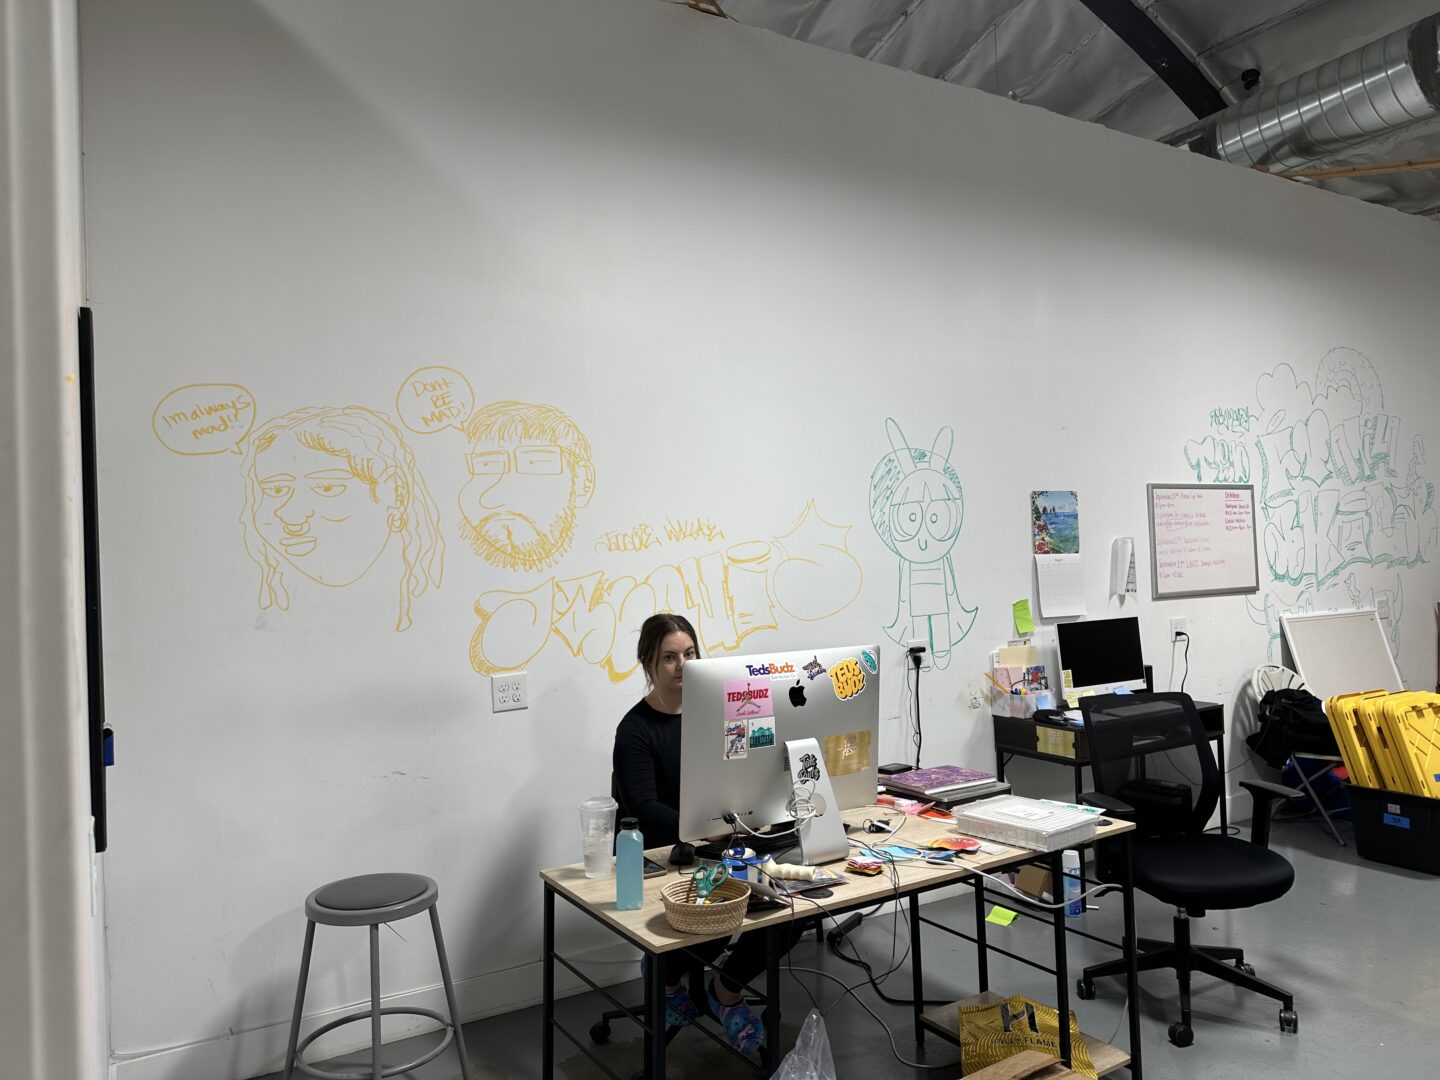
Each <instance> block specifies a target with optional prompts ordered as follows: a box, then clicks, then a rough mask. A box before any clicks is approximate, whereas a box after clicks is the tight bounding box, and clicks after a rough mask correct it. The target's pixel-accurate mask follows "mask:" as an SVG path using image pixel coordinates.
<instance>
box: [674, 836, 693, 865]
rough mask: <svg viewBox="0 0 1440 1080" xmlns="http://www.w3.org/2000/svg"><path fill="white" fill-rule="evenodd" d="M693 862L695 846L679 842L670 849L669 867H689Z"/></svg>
mask: <svg viewBox="0 0 1440 1080" xmlns="http://www.w3.org/2000/svg"><path fill="white" fill-rule="evenodd" d="M694 861H695V845H694V844H687V843H685V841H683V840H682V841H680V843H678V844H676V845H675V846H674V847H672V848H671V849H670V865H671V866H689V865H691V864H692V863H694Z"/></svg>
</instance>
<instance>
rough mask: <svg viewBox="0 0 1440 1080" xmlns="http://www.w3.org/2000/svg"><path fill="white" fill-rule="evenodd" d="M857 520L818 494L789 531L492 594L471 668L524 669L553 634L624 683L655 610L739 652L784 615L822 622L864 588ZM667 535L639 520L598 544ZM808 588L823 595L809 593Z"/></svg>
mask: <svg viewBox="0 0 1440 1080" xmlns="http://www.w3.org/2000/svg"><path fill="white" fill-rule="evenodd" d="M850 528H851V526H849V525H844V526H837V525H831V524H829V523H828V522H826V521H825V520H824V519H823V518H821V517H820V515H819V514H818V512H816V510H815V505H814V503H813V502H810V503H807V504H806V505H805V508H804V510H803V511H802V512H801V514H800V517H799V518H798V519H797V521H796V522H795V524H794V525H793V526H792V527H791V529H790V530H789V531H788V532H787V533H785V534H784V535H783V536H779V537H775V538H773V539H771V540H747V541H744V542H742V543H739V544H732V545H731V546H729V547H727V548H724V549H722V550H716V551H709V552H706V553H704V554H702V555H697V556H695V557H693V558H689V559H684V560H681V561H679V562H674V563H661V564H660V565H658V566H655V567H654V568H653V569H652V570H651V571H650V573H649V574H647V575H645V576H644V577H643V578H639V577H634V576H629V575H624V576H618V577H607V576H606V575H605V574H604V573H603V572H601V571H598V570H597V571H594V572H593V573H590V574H582V575H577V576H574V577H569V578H554V577H552V578H550V579H548V580H547V581H545V582H542V583H541V584H540V585H537V586H536V587H535V588H533V589H530V590H528V591H526V592H511V591H507V590H498V589H497V590H492V591H490V592H486V593H484V594H482V595H481V596H480V598H479V599H478V600H476V601H475V615H476V618H477V620H478V625H477V626H476V628H475V631H474V633H473V635H472V637H471V639H470V666H471V667H472V668H474V670H475V671H476V672H478V673H479V674H481V675H492V674H495V673H497V672H501V671H515V670H519V669H520V668H523V667H525V666H526V665H527V664H529V663H530V661H531V660H533V659H534V658H535V657H536V656H537V655H538V654H539V653H540V651H541V650H542V649H543V648H544V647H545V646H546V644H547V643H548V642H549V641H550V639H552V638H554V639H558V640H559V641H560V643H561V645H562V646H563V647H564V648H565V649H566V650H567V651H568V652H569V653H570V654H571V655H572V656H575V657H576V658H577V659H580V660H583V661H584V662H585V663H587V664H591V665H593V666H595V667H599V668H601V669H602V670H603V671H604V672H605V673H606V675H607V676H608V677H609V678H610V680H611V681H612V682H617V683H618V682H623V681H625V680H626V679H628V678H629V677H630V676H631V675H632V674H634V672H635V670H636V668H637V667H638V664H637V663H636V661H635V658H634V647H633V644H632V643H633V637H627V636H626V635H627V632H630V633H632V634H633V631H634V629H635V628H636V627H638V626H639V625H640V624H641V623H642V622H643V621H644V620H645V618H646V617H647V616H650V615H653V614H655V613H656V612H657V611H673V612H676V613H679V614H683V615H685V616H686V617H687V618H688V619H689V620H690V622H691V624H692V625H693V626H694V627H695V633H696V636H697V637H698V638H699V640H698V641H697V642H696V644H698V645H699V646H700V649H701V651H702V653H704V654H706V655H708V654H711V653H733V652H737V651H739V649H740V647H741V645H742V643H743V642H745V641H746V640H747V639H748V638H749V637H750V636H751V635H753V634H756V633H759V632H760V631H763V630H776V629H779V626H780V613H784V614H786V615H789V616H790V617H792V618H795V619H798V620H801V621H814V620H818V619H823V618H827V617H829V616H831V615H834V614H837V613H838V612H840V611H842V610H844V609H845V608H846V607H848V606H849V605H850V604H851V603H852V602H853V601H854V600H855V598H856V597H857V596H859V594H860V587H861V584H862V574H861V569H860V564H859V562H857V561H856V559H855V557H854V556H853V555H851V554H850V551H849V550H848V548H847V546H846V538H847V536H848V534H849V531H850ZM660 543H661V541H660V539H659V538H658V537H656V536H655V535H654V532H653V530H651V529H650V527H649V526H647V525H641V526H636V527H635V528H634V529H632V530H630V531H629V532H627V533H613V534H611V533H607V534H606V536H605V537H602V538H601V540H600V541H598V542H597V544H596V547H597V548H598V549H600V550H602V551H605V552H624V551H633V550H643V548H644V547H650V546H657V545H659V544H660ZM807 591H814V592H816V593H818V597H816V596H806V595H804V594H805V593H806V592H807ZM857 675H858V678H859V680H860V686H859V688H857V689H856V691H855V692H856V693H858V692H859V689H863V687H864V672H863V671H860V670H859V669H858V666H857Z"/></svg>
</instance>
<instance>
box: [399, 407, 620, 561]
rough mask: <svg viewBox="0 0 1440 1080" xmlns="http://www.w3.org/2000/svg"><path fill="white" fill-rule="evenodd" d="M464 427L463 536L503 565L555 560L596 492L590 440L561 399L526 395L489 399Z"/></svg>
mask: <svg viewBox="0 0 1440 1080" xmlns="http://www.w3.org/2000/svg"><path fill="white" fill-rule="evenodd" d="M402 393H403V391H402ZM464 430H465V438H466V439H467V440H468V442H469V448H468V451H467V453H466V456H465V463H466V466H467V467H468V469H469V473H470V479H469V481H468V482H467V483H466V484H465V486H464V487H463V488H461V490H460V513H461V516H462V520H461V524H460V535H461V538H462V539H464V540H465V541H466V542H467V543H469V545H470V547H471V549H472V550H473V551H474V552H475V554H476V555H478V556H480V558H482V559H484V560H485V561H486V562H488V563H490V564H491V565H492V566H498V567H500V568H501V569H503V570H545V569H548V568H549V567H551V566H554V565H555V563H556V562H558V561H559V559H560V557H561V556H562V555H564V554H565V552H567V551H568V550H569V549H570V545H571V543H572V542H573V541H574V539H575V517H576V513H577V511H579V510H580V509H582V508H584V507H585V506H587V505H588V504H589V502H590V498H591V496H592V495H594V493H595V466H594V465H593V464H591V461H590V441H589V440H588V439H587V438H586V437H585V434H584V432H582V431H581V430H580V428H579V427H577V426H576V424H575V422H574V421H573V420H571V419H570V417H569V416H567V415H566V414H565V413H563V412H561V411H560V410H559V409H557V408H555V407H554V406H552V405H533V404H528V403H526V402H523V401H495V402H491V403H490V404H488V405H483V406H481V407H480V408H478V409H476V410H475V411H474V412H473V413H472V414H471V415H470V418H469V419H468V420H467V421H466V422H465V429H464Z"/></svg>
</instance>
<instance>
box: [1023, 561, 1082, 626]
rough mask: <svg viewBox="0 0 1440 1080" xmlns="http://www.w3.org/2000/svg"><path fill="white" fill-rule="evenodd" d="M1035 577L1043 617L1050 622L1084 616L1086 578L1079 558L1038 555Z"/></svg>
mask: <svg viewBox="0 0 1440 1080" xmlns="http://www.w3.org/2000/svg"><path fill="white" fill-rule="evenodd" d="M1035 576H1036V578H1037V580H1038V582H1039V585H1040V614H1041V615H1042V616H1044V617H1045V618H1047V619H1053V618H1056V617H1058V616H1061V615H1084V614H1085V575H1084V574H1083V573H1082V571H1081V567H1080V555H1079V553H1078V552H1077V553H1076V554H1074V555H1036V556H1035Z"/></svg>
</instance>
